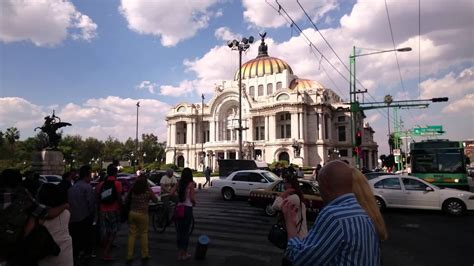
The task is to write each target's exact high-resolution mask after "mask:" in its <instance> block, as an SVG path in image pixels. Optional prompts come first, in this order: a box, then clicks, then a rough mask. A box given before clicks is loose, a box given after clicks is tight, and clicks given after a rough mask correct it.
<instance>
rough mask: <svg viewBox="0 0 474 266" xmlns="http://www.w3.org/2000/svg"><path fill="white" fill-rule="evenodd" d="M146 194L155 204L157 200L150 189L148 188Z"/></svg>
mask: <svg viewBox="0 0 474 266" xmlns="http://www.w3.org/2000/svg"><path fill="white" fill-rule="evenodd" d="M148 192H149V193H150V200H151V201H153V202H157V201H158V198H157V197H156V195H155V193H154V192H153V190H152V189H151V187H148Z"/></svg>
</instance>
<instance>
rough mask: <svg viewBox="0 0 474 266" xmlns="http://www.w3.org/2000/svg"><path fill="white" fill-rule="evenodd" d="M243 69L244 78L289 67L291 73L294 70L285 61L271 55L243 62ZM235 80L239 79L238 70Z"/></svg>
mask: <svg viewBox="0 0 474 266" xmlns="http://www.w3.org/2000/svg"><path fill="white" fill-rule="evenodd" d="M241 69H242V79H248V78H254V77H263V76H265V75H273V74H278V73H282V72H283V70H285V69H287V70H288V72H289V73H290V74H293V70H292V69H291V67H290V66H289V65H288V64H287V63H286V62H285V61H283V60H281V59H279V58H276V57H271V56H261V57H257V58H255V59H252V60H250V61H248V62H246V63H245V64H243V65H242V68H241ZM234 80H239V71H238V70H237V71H236V72H235V75H234Z"/></svg>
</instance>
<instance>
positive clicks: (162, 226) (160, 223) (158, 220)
mask: <svg viewBox="0 0 474 266" xmlns="http://www.w3.org/2000/svg"><path fill="white" fill-rule="evenodd" d="M166 222H167V219H166V213H165V210H164V209H162V208H161V209H158V210H157V211H156V212H155V214H154V215H153V221H152V223H153V229H154V230H155V232H158V233H163V232H164V231H165V230H166V226H167V224H166Z"/></svg>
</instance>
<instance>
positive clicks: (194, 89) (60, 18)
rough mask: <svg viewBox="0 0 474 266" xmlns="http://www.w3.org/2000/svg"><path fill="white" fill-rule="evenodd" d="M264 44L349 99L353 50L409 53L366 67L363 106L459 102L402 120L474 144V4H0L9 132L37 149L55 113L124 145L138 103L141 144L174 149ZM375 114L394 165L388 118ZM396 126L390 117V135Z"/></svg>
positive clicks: (378, 57)
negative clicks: (179, 135)
mask: <svg viewBox="0 0 474 266" xmlns="http://www.w3.org/2000/svg"><path fill="white" fill-rule="evenodd" d="M278 3H279V4H280V6H281V9H280V12H278V9H279V7H278ZM299 4H300V5H301V6H302V7H303V9H304V11H305V12H306V14H307V15H308V16H309V18H308V16H306V15H305V13H304V12H303V9H302V8H301V7H300V5H299ZM291 21H293V22H291ZM313 24H314V25H313ZM298 28H299V29H301V31H302V32H303V34H301V33H300V32H299V30H298ZM318 30H319V31H318ZM260 32H267V39H266V42H267V44H268V51H269V54H270V55H271V56H274V57H278V58H281V59H283V60H284V61H286V62H287V63H288V64H289V65H290V66H291V67H292V69H293V72H294V73H295V74H296V75H297V76H298V77H300V78H308V79H313V80H316V81H318V82H320V83H321V84H323V85H324V86H325V87H327V88H330V89H332V90H334V91H335V92H336V93H338V94H339V95H340V96H341V97H342V98H343V99H345V100H348V99H349V96H348V94H349V93H348V92H349V84H348V81H347V79H348V76H349V72H348V70H347V68H346V67H347V66H348V64H349V55H350V54H351V52H352V50H353V47H356V54H357V55H361V54H365V53H371V52H374V51H382V50H391V49H394V48H400V47H411V48H412V51H410V52H403V53H402V52H398V53H395V52H387V53H380V54H375V55H370V56H362V57H357V58H356V67H357V68H356V70H357V73H356V77H357V79H358V80H359V81H360V84H359V83H358V84H357V86H358V89H361V90H363V89H365V88H366V89H367V90H368V92H369V94H370V95H365V96H364V97H363V99H362V96H361V98H360V99H359V100H360V101H361V102H362V101H364V102H374V101H383V98H384V96H385V95H387V94H390V95H392V96H393V98H394V100H408V99H429V98H433V97H449V101H448V102H446V103H433V104H431V105H430V106H429V108H427V109H411V110H407V109H399V110H397V113H398V115H399V117H400V119H401V120H402V125H403V128H404V129H412V128H413V127H425V126H426V125H442V126H443V128H444V130H445V131H446V134H444V135H443V136H442V138H448V139H452V140H466V139H474V64H473V62H474V2H473V1H471V0H456V1H449V3H448V1H444V0H419V1H416V0H397V1H392V0H387V1H382V0H358V1H337V0H299V1H290V0H280V1H278V2H276V1H273V0H266V1H265V0H242V1H237V0H198V1H197V0H196V1H194V0H183V1H172V0H153V1H152V0H120V1H119V0H101V1H97V0H81V1H76V0H2V1H0V130H1V131H5V130H6V129H7V128H9V127H17V128H18V129H19V130H20V134H21V139H25V138H27V137H30V136H34V135H35V132H34V128H35V127H37V126H40V125H42V123H43V122H44V120H43V118H44V117H45V116H46V115H50V114H51V113H52V111H53V110H55V113H56V115H58V116H59V117H61V119H62V120H63V121H67V122H70V123H72V124H73V126H72V127H67V128H65V129H64V134H71V135H75V134H79V135H81V136H83V137H89V136H92V137H96V138H99V139H102V140H104V139H106V138H107V137H108V136H112V137H114V138H118V139H120V140H126V139H127V138H129V137H132V138H134V136H135V120H136V103H137V101H140V109H139V132H140V134H141V133H153V134H155V135H157V136H158V138H159V141H166V121H165V117H166V114H167V113H168V111H169V110H170V108H172V107H173V106H175V105H176V104H179V103H181V102H188V103H194V102H200V100H201V94H202V93H203V94H204V95H205V98H206V101H209V99H211V98H212V96H213V92H214V88H215V87H216V85H218V84H220V83H222V81H223V80H229V79H232V78H233V75H234V72H235V71H236V70H237V69H238V53H237V52H235V51H231V50H230V49H229V48H228V47H227V45H226V42H227V41H228V40H232V39H235V38H242V37H248V36H250V35H252V36H254V37H256V39H259V38H258V34H259V33H260ZM323 37H324V38H323ZM325 40H326V41H327V42H326V41H325ZM327 43H329V45H330V46H329V45H328V44H327ZM310 44H311V45H310ZM257 50H258V43H256V44H253V45H252V46H251V48H250V49H249V50H248V51H247V52H246V53H245V54H244V57H243V60H244V62H245V61H246V60H250V59H252V58H254V57H255V56H256V55H257ZM365 114H366V116H367V118H366V121H367V122H368V123H369V124H370V125H371V126H372V127H373V128H374V130H375V132H376V133H375V140H376V141H377V142H378V144H379V154H383V153H387V152H388V145H387V130H388V129H387V127H388V126H387V123H388V117H387V111H386V110H385V109H383V110H369V111H366V112H365ZM393 120H394V118H393V110H392V111H391V112H390V121H392V122H391V127H392V130H393ZM415 140H416V141H418V140H420V138H415Z"/></svg>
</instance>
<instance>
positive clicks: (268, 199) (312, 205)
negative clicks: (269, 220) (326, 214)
mask: <svg viewBox="0 0 474 266" xmlns="http://www.w3.org/2000/svg"><path fill="white" fill-rule="evenodd" d="M298 181H299V183H300V187H301V191H302V192H303V196H304V203H305V205H306V210H307V211H309V212H314V213H318V212H319V210H320V209H321V208H322V206H323V200H322V199H321V196H320V194H319V188H318V186H317V185H316V183H314V182H311V181H307V180H303V179H298ZM283 191H285V184H284V182H283V180H277V181H275V182H273V184H271V185H270V186H269V187H267V188H265V189H255V190H252V191H250V196H249V203H250V205H252V206H256V207H260V208H263V210H264V212H265V214H266V215H268V216H274V215H275V214H276V211H275V210H274V209H273V208H272V205H273V202H274V201H275V198H276V197H278V196H279V195H280V194H281V193H282V192H283Z"/></svg>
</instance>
